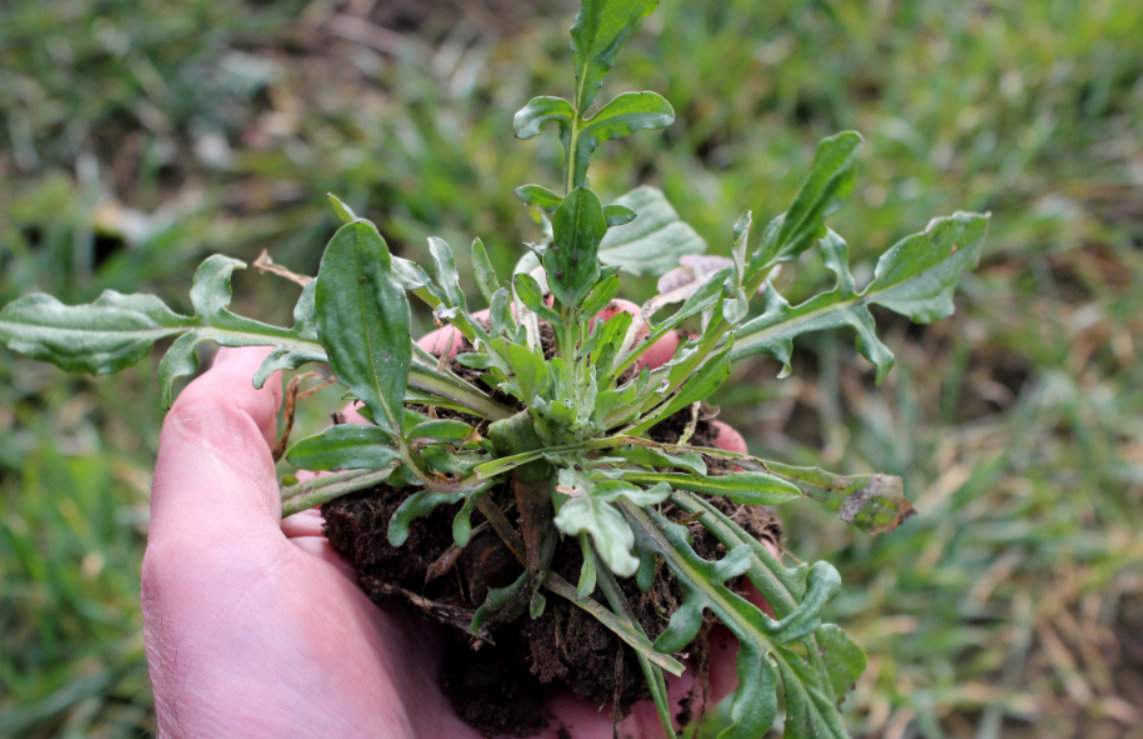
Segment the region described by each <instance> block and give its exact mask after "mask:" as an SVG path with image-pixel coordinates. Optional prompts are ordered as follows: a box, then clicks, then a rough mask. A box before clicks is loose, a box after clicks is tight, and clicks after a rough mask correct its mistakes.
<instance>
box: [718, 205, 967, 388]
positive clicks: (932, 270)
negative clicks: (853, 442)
mask: <svg viewBox="0 0 1143 739" xmlns="http://www.w3.org/2000/svg"><path fill="white" fill-rule="evenodd" d="M987 225H988V216H987V215H981V214H977V213H956V214H954V215H952V216H950V217H947V218H937V219H934V220H933V221H932V222H931V223H930V224H929V226H928V228H926V229H925V231H923V232H922V233H919V234H914V235H913V236H909V237H906V238H905V239H903V240H902V241H900V242H899V243H898V244H896V245H895V246H893V247H892V248H891V249H889V251H887V252H885V254H883V255H882V257H881V259H880V260H879V261H878V265H877V271H876V273H875V276H874V279H873V281H872V282H870V284H869V285H868V286H866V288H865V289H864V290H863V291H861V292H860V293H859V292H857V291H856V289H855V287H854V284H853V277H852V276H851V275H850V272H849V266H848V251H847V247H846V245H845V242H844V241H843V240H842V239H841V237H840V236H838V235H837V234H836V233H834V232H833V231H829V232H827V233H826V235H825V237H824V238H822V240H821V242H820V246H821V249H822V252H823V255H824V257H825V260H826V265H827V266H828V267H829V268H830V269H831V270H833V272H834V274H835V275H836V277H837V281H836V284H835V286H834V289H833V290H831V291H830V292H827V293H822V294H819V295H816V296H814V297H812V298H810V299H809V300H807V301H806V302H804V303H801V304H799V305H797V306H790V304H789V303H787V302H786V300H785V299H784V298H783V297H782V296H781V295H780V294H779V293H778V291H777V290H775V289H774V287H773V285H771V286H769V287H768V288H767V289H766V293H765V297H766V309H765V311H764V312H763V314H762V315H760V316H758V317H757V318H754V319H751V320H750V321H747V322H746V323H744V324H742V325H741V326H739V327H738V329H737V330H736V332H735V344H734V349H733V352H732V357H733V359H735V360H738V359H741V358H743V357H747V356H751V355H754V354H760V353H764V354H769V355H770V356H773V357H774V358H775V359H777V360H778V361H780V362H782V364H783V370H782V375H781V376H785V375H786V374H788V373H789V367H790V355H791V353H792V352H793V341H794V339H795V338H796V337H798V336H800V335H802V334H806V333H810V332H813V331H822V330H825V329H831V328H838V327H843V326H848V327H850V328H852V329H853V330H854V331H855V333H856V334H857V349H858V351H859V352H860V353H861V354H862V355H863V356H864V357H866V358H867V359H869V361H870V362H872V363H873V365H874V366H875V367H876V368H877V380H878V382H880V381H881V380H882V379H884V377H885V375H887V374H888V373H889V370H890V369H892V366H893V355H892V353H891V352H890V351H889V348H888V347H886V346H885V345H884V344H883V343H881V340H880V339H878V337H877V331H876V324H875V322H874V319H873V314H872V313H870V311H869V308H868V305H869V304H876V305H881V306H884V307H885V308H888V309H889V310H892V311H895V312H898V313H901V314H902V315H904V316H907V317H909V318H911V319H913V320H917V321H922V322H924V321H929V320H932V319H934V318H938V317H941V316H945V315H948V314H949V313H951V312H952V295H953V290H954V289H955V287H956V284H957V281H958V280H959V279H960V277H961V275H962V274H963V273H964V272H965V271H966V270H968V269H971V268H972V267H973V266H974V265H975V264H976V263H977V261H978V260H979V258H980V248H981V243H982V241H983V238H984V235H985V233H986V231H987Z"/></svg>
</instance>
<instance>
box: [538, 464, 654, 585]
mask: <svg viewBox="0 0 1143 739" xmlns="http://www.w3.org/2000/svg"><path fill="white" fill-rule="evenodd" d="M559 480H560V486H559V487H558V488H557V490H558V491H560V492H563V491H564V490H566V491H568V492H567V493H565V495H569V494H571V495H570V496H569V497H568V498H567V499H566V500H564V501H563V502H562V503H561V505H560V506H559V512H558V513H557V514H556V518H555V524H556V528H557V529H559V530H560V531H561V532H562V533H564V534H566V535H568V536H577V535H579V534H588V535H590V536H591V540H592V544H593V545H594V546H595V550H596V551H597V552H598V553H599V557H600V559H602V560H603V562H604V564H606V565H607V567H608V569H610V570H611V571H612V572H614V573H615V574H616V575H619V576H620V577H630V576H631V575H634V574H635V571H636V570H637V569H638V568H639V560H638V559H637V558H636V557H635V555H634V553H633V551H632V550H633V548H634V546H635V535H634V533H632V531H631V526H630V525H629V524H628V523H627V520H626V519H625V518H624V517H623V514H622V513H620V512H619V509H618V508H616V507H615V505H614V504H615V503H616V502H617V501H619V500H626V501H627V502H629V503H631V504H632V505H636V506H645V505H652V504H654V503H658V502H661V501H663V500H665V499H666V498H667V496H668V495H670V489H668V488H666V487H665V486H660V487H656V488H652V489H648V490H644V489H642V488H639V487H636V486H635V485H632V484H630V483H623V482H621V481H618V480H604V481H595V480H591V479H589V478H588V477H586V476H584V475H581V474H579V473H577V472H575V471H573V470H570V469H566V468H565V469H562V470H560V473H559ZM572 493H574V494H572Z"/></svg>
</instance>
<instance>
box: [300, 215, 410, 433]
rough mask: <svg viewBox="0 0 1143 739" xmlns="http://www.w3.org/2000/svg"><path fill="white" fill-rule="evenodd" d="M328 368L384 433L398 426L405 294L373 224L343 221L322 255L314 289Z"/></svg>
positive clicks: (405, 349)
mask: <svg viewBox="0 0 1143 739" xmlns="http://www.w3.org/2000/svg"><path fill="white" fill-rule="evenodd" d="M314 299H315V307H316V310H317V318H318V325H319V326H320V328H321V340H322V345H323V346H324V347H325V351H326V354H327V356H328V357H329V364H330V367H331V368H332V369H333V372H334V374H335V375H336V376H337V378H338V379H339V380H341V382H342V383H344V384H345V385H346V386H347V387H348V388H349V390H350V392H352V393H353V395H354V396H355V397H356V398H358V399H359V400H361V401H363V402H364V403H365V404H366V406H368V407H369V409H370V410H371V411H373V417H374V421H375V422H376V423H377V425H379V426H381V427H382V428H384V429H385V430H387V431H389V432H390V433H393V434H397V433H399V430H400V417H401V406H402V401H403V400H404V397H405V388H406V385H407V382H408V375H409V366H410V363H411V361H412V339H411V337H410V331H409V321H410V316H409V302H408V299H407V298H406V296H405V290H404V288H403V287H402V286H401V285H400V283H399V282H398V281H397V279H396V277H395V276H394V275H393V272H392V270H391V267H390V257H389V249H388V247H387V246H386V244H385V240H384V239H383V238H381V234H380V233H378V232H377V229H376V227H375V226H373V224H371V223H368V222H365V221H354V222H352V223H347V224H345V225H344V226H342V227H341V228H339V229H338V230H337V232H336V233H335V234H334V235H333V238H332V239H331V240H330V242H329V245H328V246H327V247H326V250H325V253H324V254H323V255H322V259H321V266H320V268H319V269H318V277H317V286H316V288H315V293H314Z"/></svg>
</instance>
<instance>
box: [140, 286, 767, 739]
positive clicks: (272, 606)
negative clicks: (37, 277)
mask: <svg viewBox="0 0 1143 739" xmlns="http://www.w3.org/2000/svg"><path fill="white" fill-rule="evenodd" d="M623 307H624V309H629V308H628V306H623ZM448 330H449V329H443V330H440V331H436V332H433V333H432V334H429V335H428V336H426V337H424V339H422V341H421V344H422V346H424V347H425V348H427V349H429V350H434V349H435V350H438V351H440V350H442V348H443V347H444V346H446V345H448V344H449V343H450V340H449V339H450V336H449V334H448V333H446V332H447V331H448ZM663 342H665V343H662V344H661V346H656V347H655V348H654V349H653V350H652V351H650V352H648V354H647V361H648V362H649V363H653V364H657V363H661V362H663V361H665V359H666V358H667V357H669V356H670V355H671V353H672V352H673V351H674V347H675V344H676V343H677V338H676V337H673V336H672V337H666V338H664V339H663ZM264 355H265V352H264V350H261V349H235V350H224V351H222V352H220V353H219V357H218V359H217V360H216V362H215V363H214V366H213V367H212V368H211V369H210V370H209V371H207V372H206V373H204V374H203V375H202V376H200V377H199V378H198V379H196V380H195V381H194V382H192V383H191V384H190V385H189V386H188V387H187V388H186V389H185V390H184V391H183V392H182V394H181V395H180V396H179V399H178V401H177V402H176V403H175V405H174V407H173V408H172V409H171V411H170V413H169V414H168V415H167V418H166V420H165V422H164V424H163V430H162V435H161V437H160V444H159V455H158V461H157V463H156V466H155V476H154V486H153V491H152V498H151V525H150V532H149V538H148V545H147V551H146V555H145V557H144V560H143V570H142V590H143V595H142V603H143V616H144V637H145V641H146V649H147V661H148V664H149V668H150V676H151V683H152V687H153V690H154V695H155V708H156V715H157V719H158V724H159V733H160V735H162V736H164V737H192V738H193V737H314V736H337V737H392V738H394V739H404V738H409V739H411V738H413V737H425V738H426V739H428V738H436V737H450V738H456V739H469V738H471V739H476V737H478V736H479V735H478V734H477V733H476V732H475V731H473V730H472V729H471V728H469V727H468V726H467V725H465V724H464V723H463V722H461V721H460V719H458V718H457V716H456V715H455V713H454V712H453V711H452V709H451V707H450V706H449V703H448V701H447V700H446V699H445V697H444V696H443V695H442V694H441V692H440V689H439V688H438V686H437V680H436V671H437V659H436V652H437V649H436V638H435V636H434V631H433V628H432V627H430V626H427V625H425V624H423V623H414V622H412V621H410V620H409V619H407V618H405V617H403V616H397V615H391V614H389V613H386V612H385V611H383V610H381V609H380V608H378V607H377V606H376V605H374V604H373V603H372V602H371V601H370V600H369V599H368V598H366V597H365V596H364V595H363V594H362V593H361V591H360V590H358V588H357V585H356V584H355V583H354V581H353V576H352V573H351V572H350V571H349V569H348V567H347V565H346V564H345V563H344V562H343V561H342V560H341V559H340V557H339V556H338V555H337V554H336V553H335V552H334V551H333V549H332V548H331V547H330V544H329V542H328V541H327V540H326V539H325V537H324V536H323V534H322V521H321V516H320V514H319V513H318V511H316V510H311V511H306V512H303V513H300V514H297V515H295V516H291V517H290V518H287V519H285V520H282V519H281V515H280V512H281V506H280V503H279V499H278V489H277V479H276V477H275V472H274V464H273V460H272V458H271V451H270V445H271V443H272V439H273V437H274V434H275V418H276V412H277V409H278V404H279V401H280V394H281V389H280V384H281V383H280V382H277V381H276V380H275V379H271V381H270V382H267V383H266V385H265V387H264V388H263V389H261V390H255V389H254V388H253V386H252V385H251V383H250V378H251V376H252V375H253V373H254V371H255V369H256V368H257V366H258V364H259V363H260V362H261V360H262V358H263V356H264ZM718 444H719V446H722V447H725V448H727V449H733V450H736V451H745V448H746V445H745V442H744V441H743V439H742V437H741V436H740V435H739V434H738V433H737V432H735V431H734V430H732V429H730V428H729V427H728V426H725V425H721V426H720V427H719V437H718ZM719 638H725V639H729V637H725V636H720V637H719ZM714 652H715V654H716V659H715V660H714V661H713V663H712V667H711V681H710V692H711V695H712V696H713V697H715V698H717V697H719V696H721V695H724V694H726V693H727V692H729V691H730V690H731V689H732V688H733V685H734V683H735V680H736V678H735V676H734V667H733V654H734V651H733V649H729V650H722V649H715V650H714ZM688 672H690V671H688ZM692 687H694V679H693V677H691V676H690V675H689V674H688V675H684V677H682V678H680V679H674V680H672V681H671V685H670V693H671V696H672V698H673V701H674V702H675V706H674V710H675V711H677V710H678V700H679V699H680V698H682V697H683V696H684V695H686V693H687V692H688V691H690V690H691V688H692ZM550 708H551V712H552V715H553V717H554V720H553V721H552V723H551V728H550V729H549V730H548V731H546V732H544V733H541V734H539V735H537V736H539V737H545V738H547V737H555V736H556V731H557V730H558V729H559V728H560V727H561V726H562V727H564V728H565V729H566V730H567V731H568V732H570V733H571V735H572V736H574V737H576V738H577V739H580V738H582V739H611V737H612V736H613V735H614V734H613V732H614V730H615V727H614V726H613V724H612V720H611V717H610V715H609V712H608V711H607V710H605V709H604V710H600V709H599V708H598V707H596V706H593V705H589V704H588V703H586V702H583V701H580V700H577V699H575V698H574V697H572V696H570V695H566V696H559V697H557V698H555V699H554V700H553V701H552V703H551V706H550ZM618 729H619V731H618V735H619V736H621V737H639V738H640V739H644V738H645V739H651V738H653V737H660V736H662V730H661V729H660V728H659V723H658V718H657V716H656V713H655V710H654V707H653V706H652V705H651V704H650V702H644V703H642V704H639V705H637V706H636V707H635V709H634V710H633V711H632V713H631V715H630V716H628V717H627V718H626V719H625V720H623V722H622V723H621V724H620V725H619V727H618Z"/></svg>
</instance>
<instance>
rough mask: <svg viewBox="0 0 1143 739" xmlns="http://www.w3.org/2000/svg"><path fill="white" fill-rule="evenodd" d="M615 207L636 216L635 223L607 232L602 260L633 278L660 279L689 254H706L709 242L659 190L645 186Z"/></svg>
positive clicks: (601, 246) (625, 197) (602, 244)
mask: <svg viewBox="0 0 1143 739" xmlns="http://www.w3.org/2000/svg"><path fill="white" fill-rule="evenodd" d="M614 205H618V206H622V207H624V208H627V209H628V210H631V211H634V212H635V214H636V215H635V220H633V221H631V222H630V223H627V224H625V225H621V226H615V227H613V228H610V229H608V230H607V234H606V235H605V236H604V237H603V241H602V242H601V243H600V245H599V260H600V261H601V262H603V263H604V264H608V265H614V266H616V267H619V268H620V269H622V270H623V271H624V272H628V273H630V274H633V275H660V274H663V273H664V272H666V271H667V270H669V269H672V268H674V267H675V265H676V264H678V261H679V258H680V257H682V256H684V255H686V254H700V253H702V252H704V251H706V242H705V241H703V239H702V237H701V236H699V235H698V232H696V231H695V230H694V229H693V228H691V226H690V225H688V224H686V223H684V222H683V221H682V220H680V219H679V214H678V213H677V212H676V211H675V209H674V208H673V207H671V204H670V203H669V202H667V198H666V197H665V196H664V195H663V193H662V192H661V191H659V190H658V189H657V188H654V187H650V186H647V185H643V186H642V187H637V188H635V189H634V190H631V191H630V192H628V193H626V194H624V195H623V196H621V197H620V198H619V199H618V200H616V201H615V203H614V204H613V205H612V206H608V207H609V208H610V207H614Z"/></svg>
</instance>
